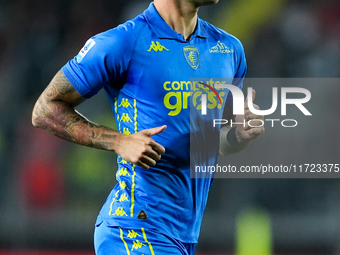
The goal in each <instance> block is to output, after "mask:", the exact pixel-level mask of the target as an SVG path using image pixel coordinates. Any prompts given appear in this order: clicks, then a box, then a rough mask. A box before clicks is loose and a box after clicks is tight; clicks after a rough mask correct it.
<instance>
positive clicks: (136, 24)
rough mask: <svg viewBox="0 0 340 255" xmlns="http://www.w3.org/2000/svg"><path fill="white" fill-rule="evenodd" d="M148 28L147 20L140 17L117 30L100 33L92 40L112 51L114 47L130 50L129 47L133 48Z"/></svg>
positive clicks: (116, 28) (118, 27)
mask: <svg viewBox="0 0 340 255" xmlns="http://www.w3.org/2000/svg"><path fill="white" fill-rule="evenodd" d="M146 27H147V22H146V20H145V18H144V17H143V16H142V15H140V16H137V17H136V18H134V19H132V20H129V21H126V22H125V23H123V24H120V25H119V26H117V27H115V28H112V29H110V30H107V31H105V32H102V33H99V34H97V35H95V36H93V37H92V38H91V39H92V40H93V41H95V43H98V44H101V46H102V47H104V48H106V47H108V48H111V50H112V47H115V48H116V47H118V48H121V47H123V48H124V49H128V48H129V46H131V47H132V46H133V44H134V43H135V41H136V39H137V38H138V36H139V35H140V34H141V32H142V31H143V30H144V29H145V28H146Z"/></svg>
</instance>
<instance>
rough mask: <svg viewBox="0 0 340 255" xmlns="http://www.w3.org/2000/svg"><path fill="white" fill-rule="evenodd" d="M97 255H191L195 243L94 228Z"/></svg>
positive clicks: (137, 231)
mask: <svg viewBox="0 0 340 255" xmlns="http://www.w3.org/2000/svg"><path fill="white" fill-rule="evenodd" d="M94 248H95V251H96V254H97V255H111V254H112V255H193V254H194V253H195V249H196V244H195V243H182V242H179V241H178V240H175V239H173V238H171V237H168V236H165V235H163V234H160V233H157V232H154V231H152V230H147V229H144V228H141V229H127V228H120V227H108V226H106V225H105V223H102V224H100V225H99V226H96V228H95V233H94Z"/></svg>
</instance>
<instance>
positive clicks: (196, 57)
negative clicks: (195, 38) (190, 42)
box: [183, 46, 200, 70]
mask: <svg viewBox="0 0 340 255" xmlns="http://www.w3.org/2000/svg"><path fill="white" fill-rule="evenodd" d="M183 53H184V56H185V59H186V60H187V62H188V64H189V66H191V67H192V69H194V70H197V68H198V66H199V64H200V54H199V52H198V49H197V48H196V47H194V46H185V47H183Z"/></svg>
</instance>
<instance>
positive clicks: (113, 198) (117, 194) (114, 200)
mask: <svg viewBox="0 0 340 255" xmlns="http://www.w3.org/2000/svg"><path fill="white" fill-rule="evenodd" d="M118 192H119V190H117V192H116V195H115V197H114V198H113V199H112V202H111V205H110V212H109V215H111V213H112V205H113V203H114V201H115V200H116V198H117V197H118Z"/></svg>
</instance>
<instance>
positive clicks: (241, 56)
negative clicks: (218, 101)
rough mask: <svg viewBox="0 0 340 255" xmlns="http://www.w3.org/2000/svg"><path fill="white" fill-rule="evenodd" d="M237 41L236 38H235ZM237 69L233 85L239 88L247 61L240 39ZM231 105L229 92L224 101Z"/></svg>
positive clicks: (241, 84)
mask: <svg viewBox="0 0 340 255" xmlns="http://www.w3.org/2000/svg"><path fill="white" fill-rule="evenodd" d="M237 41H238V40H237ZM236 54H237V58H236V59H237V63H236V66H237V69H236V72H235V75H234V77H233V78H234V79H233V85H235V86H237V87H239V88H240V89H242V88H243V79H244V77H245V76H246V73H247V62H246V57H245V54H244V49H243V46H242V44H241V42H240V41H238V47H237V51H236ZM232 105H233V96H232V94H231V93H230V92H229V93H228V96H227V101H226V106H227V107H229V106H232Z"/></svg>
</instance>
